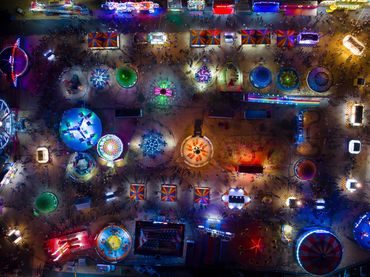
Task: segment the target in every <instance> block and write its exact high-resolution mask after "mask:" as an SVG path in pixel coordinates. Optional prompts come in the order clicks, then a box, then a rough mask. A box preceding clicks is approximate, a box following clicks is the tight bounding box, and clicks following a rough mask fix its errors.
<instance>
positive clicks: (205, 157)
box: [181, 136, 213, 167]
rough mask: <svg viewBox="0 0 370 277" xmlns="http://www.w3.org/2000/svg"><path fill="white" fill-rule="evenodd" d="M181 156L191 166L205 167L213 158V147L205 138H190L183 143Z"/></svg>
mask: <svg viewBox="0 0 370 277" xmlns="http://www.w3.org/2000/svg"><path fill="white" fill-rule="evenodd" d="M181 156H182V157H183V158H184V161H185V163H186V164H187V165H189V166H192V167H202V166H205V165H206V164H208V163H209V161H210V160H211V159H212V157H213V145H212V143H211V141H210V140H209V139H208V138H207V137H205V136H203V137H200V136H195V137H193V136H189V137H187V138H186V139H184V141H183V142H182V145H181Z"/></svg>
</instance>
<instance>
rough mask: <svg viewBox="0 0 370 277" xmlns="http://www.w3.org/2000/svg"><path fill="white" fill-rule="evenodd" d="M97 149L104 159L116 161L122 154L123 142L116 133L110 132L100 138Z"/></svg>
mask: <svg viewBox="0 0 370 277" xmlns="http://www.w3.org/2000/svg"><path fill="white" fill-rule="evenodd" d="M97 150H98V154H99V156H100V157H101V158H103V159H104V160H106V161H114V160H116V159H118V158H119V157H120V156H121V155H122V152H123V143H122V141H121V139H120V138H119V137H117V136H116V135H111V134H108V135H105V136H102V137H101V138H100V139H99V141H98V145H97Z"/></svg>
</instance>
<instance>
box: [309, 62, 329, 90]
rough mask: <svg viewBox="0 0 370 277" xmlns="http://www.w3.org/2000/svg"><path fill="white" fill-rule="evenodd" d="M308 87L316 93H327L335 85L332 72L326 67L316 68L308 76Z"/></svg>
mask: <svg viewBox="0 0 370 277" xmlns="http://www.w3.org/2000/svg"><path fill="white" fill-rule="evenodd" d="M306 82H307V86H308V87H309V88H310V89H311V90H313V91H315V92H326V91H328V90H329V89H330V87H331V85H332V83H333V77H332V74H331V73H330V71H329V70H328V69H326V68H324V67H316V68H314V69H312V70H311V71H310V72H309V73H308V74H307V79H306Z"/></svg>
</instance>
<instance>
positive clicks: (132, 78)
mask: <svg viewBox="0 0 370 277" xmlns="http://www.w3.org/2000/svg"><path fill="white" fill-rule="evenodd" d="M137 80H138V74H137V72H136V70H135V69H134V68H133V67H131V66H129V65H124V66H121V67H119V68H117V70H116V81H117V83H118V84H119V85H120V86H121V87H122V88H125V89H129V88H132V87H134V86H135V85H136V83H137Z"/></svg>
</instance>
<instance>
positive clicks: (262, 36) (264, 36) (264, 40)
mask: <svg viewBox="0 0 370 277" xmlns="http://www.w3.org/2000/svg"><path fill="white" fill-rule="evenodd" d="M240 33H241V37H242V45H270V44H271V31H270V30H267V29H262V30H241V31H240Z"/></svg>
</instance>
